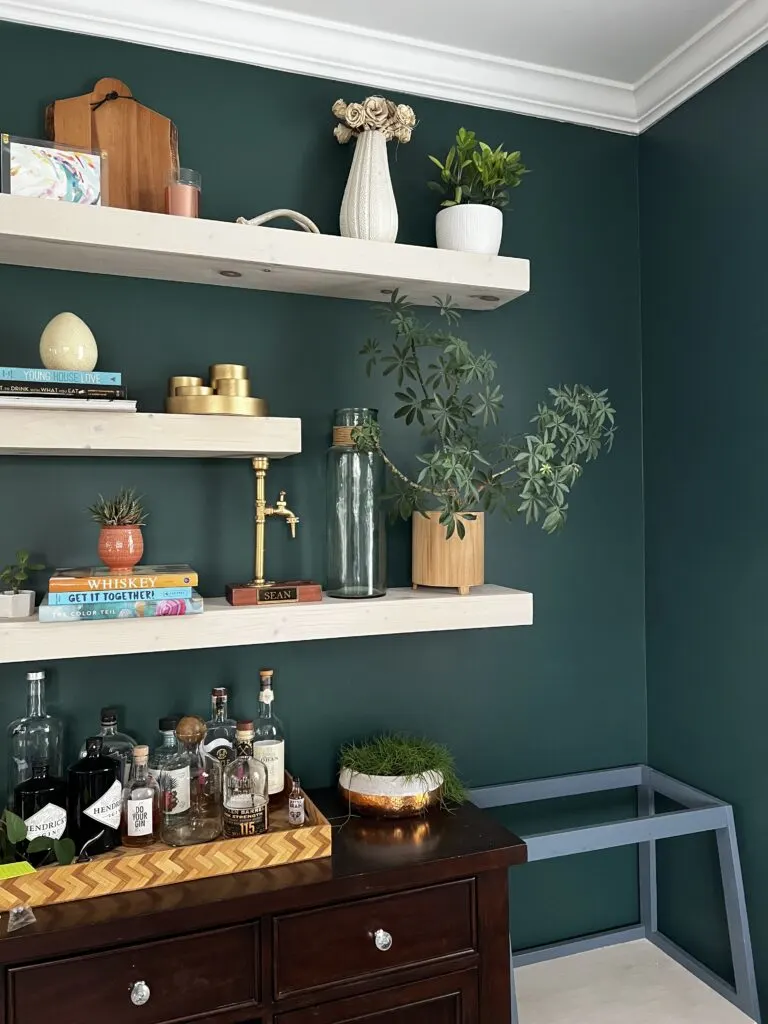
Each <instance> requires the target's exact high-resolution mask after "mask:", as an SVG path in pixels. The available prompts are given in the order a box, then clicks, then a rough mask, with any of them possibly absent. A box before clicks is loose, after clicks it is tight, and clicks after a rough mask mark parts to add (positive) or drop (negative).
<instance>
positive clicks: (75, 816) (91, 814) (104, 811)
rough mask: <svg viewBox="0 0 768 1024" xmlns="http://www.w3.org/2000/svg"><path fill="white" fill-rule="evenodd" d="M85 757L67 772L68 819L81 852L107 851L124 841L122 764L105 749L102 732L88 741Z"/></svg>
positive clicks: (76, 845)
mask: <svg viewBox="0 0 768 1024" xmlns="http://www.w3.org/2000/svg"><path fill="white" fill-rule="evenodd" d="M85 748H86V754H85V757H84V758H82V759H81V760H80V761H78V762H77V763H76V764H73V765H72V767H71V768H70V769H69V772H68V774H67V820H68V823H69V834H70V836H71V838H72V839H73V840H74V843H75V849H76V850H77V853H78V855H79V854H80V853H82V852H83V849H84V848H85V853H86V854H87V855H88V856H91V857H92V856H94V855H95V854H97V853H106V852H107V850H112V849H113V848H114V847H115V846H119V844H120V811H121V809H122V802H123V800H122V798H123V784H122V780H121V778H120V769H121V764H120V762H119V761H118V760H117V758H115V757H113V756H111V755H110V754H104V753H103V751H102V738H101V736H90V737H89V738H88V739H87V740H86V741H85Z"/></svg>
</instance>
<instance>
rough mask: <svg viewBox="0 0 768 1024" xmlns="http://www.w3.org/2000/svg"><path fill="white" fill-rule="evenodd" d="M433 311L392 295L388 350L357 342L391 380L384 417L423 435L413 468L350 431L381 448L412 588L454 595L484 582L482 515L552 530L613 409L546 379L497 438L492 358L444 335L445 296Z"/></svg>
mask: <svg viewBox="0 0 768 1024" xmlns="http://www.w3.org/2000/svg"><path fill="white" fill-rule="evenodd" d="M439 310H440V317H441V320H442V322H443V325H444V326H442V327H436V326H433V325H431V324H429V323H425V322H424V321H422V320H420V319H419V318H418V317H417V316H415V315H414V312H413V308H412V307H411V306H410V305H409V304H408V302H407V301H406V300H405V299H402V298H400V297H399V295H398V294H397V293H395V294H394V295H393V297H392V300H391V302H390V304H389V305H388V306H386V307H384V308H383V310H382V318H383V319H386V321H387V322H388V323H389V324H390V325H391V327H392V328H393V331H394V339H393V343H392V348H391V351H390V352H388V353H387V352H384V351H383V350H382V348H381V346H380V345H379V343H378V342H377V341H376V340H375V339H369V340H368V341H367V342H366V344H365V345H364V346H363V348H362V350H361V355H363V356H365V358H366V369H367V371H368V373H369V374H370V373H371V372H372V371H373V370H374V369H376V368H379V369H381V371H382V372H383V374H384V375H385V376H387V375H391V379H393V380H394V381H395V382H396V389H395V398H396V399H397V402H398V408H397V410H396V412H395V417H396V418H397V419H402V420H403V421H404V422H405V423H406V424H407V425H410V424H413V425H414V426H415V427H416V428H417V429H419V430H420V432H421V434H422V435H423V438H424V439H425V441H426V450H425V449H424V447H423V446H422V447H421V450H420V451H419V452H418V453H417V454H416V461H417V463H418V465H419V469H418V470H417V471H416V472H415V473H412V474H410V475H409V473H407V472H404V471H403V469H402V468H400V467H399V466H397V465H396V464H395V462H394V461H393V460H392V459H391V458H390V457H389V455H388V453H387V452H386V450H385V449H384V447H383V445H382V431H381V426H380V424H379V423H378V422H375V421H372V422H369V423H366V424H364V425H363V426H360V427H355V428H354V429H353V431H352V440H353V441H354V443H355V444H356V445H357V447H358V449H359V450H360V451H378V452H379V453H380V454H381V456H382V458H383V460H384V463H385V465H386V466H387V467H388V468H389V470H390V475H391V481H392V488H391V490H390V498H391V500H392V508H393V511H394V512H395V514H398V515H400V516H401V517H402V518H403V519H411V520H412V524H413V562H412V567H411V580H412V582H413V584H414V586H425V587H451V588H454V587H455V588H456V589H458V591H459V593H460V594H462V595H463V594H468V593H469V588H470V587H473V586H479V585H480V584H481V583H483V582H484V578H485V577H484V546H485V541H484V519H485V513H486V512H489V513H490V512H495V511H501V512H503V513H504V514H506V515H507V516H508V517H510V518H511V517H512V516H514V515H515V513H519V514H522V515H524V516H525V521H526V523H539V524H540V525H541V526H542V528H543V529H544V530H545V531H546V532H547V533H555V532H557V531H558V530H559V529H561V528H562V527H563V526H564V525H565V521H566V519H567V516H568V508H569V503H570V497H571V490H572V488H573V487H574V485H575V484H576V482H577V481H578V480H579V478H580V477H581V475H582V473H583V471H584V466H585V464H586V463H588V462H591V461H592V460H593V459H596V458H597V457H598V455H599V454H600V453H601V452H602V451H610V450H611V447H612V445H613V437H614V429H615V428H614V419H615V410H614V408H613V406H612V405H611V402H610V400H609V398H608V395H607V392H606V391H594V390H593V389H592V388H590V387H587V386H585V385H582V384H573V385H561V386H558V387H551V388H549V389H548V396H547V398H546V399H545V400H544V401H541V402H539V403H538V405H537V411H536V415H535V416H533V417H532V418H531V419H530V421H529V423H528V424H526V425H525V426H524V428H523V431H522V433H521V434H518V435H517V436H512V437H505V436H504V435H503V434H501V433H500V431H499V420H500V417H501V412H502V409H503V405H504V395H503V393H502V390H501V387H500V385H499V384H497V383H496V382H495V380H494V378H495V373H496V363H495V362H494V360H493V358H492V357H491V355H490V353H488V352H473V351H472V349H471V348H470V346H469V344H468V343H467V342H466V341H465V340H464V339H463V338H460V337H458V336H457V335H456V334H455V333H454V330H455V327H456V325H457V323H458V322H459V320H460V318H461V314H460V313H459V311H458V310H457V309H455V308H454V307H453V306H452V305H451V304H450V300H445V301H444V302H440V303H439ZM524 422H525V421H524ZM526 428H527V429H526Z"/></svg>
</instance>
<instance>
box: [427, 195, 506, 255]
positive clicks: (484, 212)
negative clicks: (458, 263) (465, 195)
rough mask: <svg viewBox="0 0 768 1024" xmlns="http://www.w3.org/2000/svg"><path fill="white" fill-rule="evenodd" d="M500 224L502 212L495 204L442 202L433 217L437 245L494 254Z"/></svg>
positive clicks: (498, 237) (497, 249)
mask: <svg viewBox="0 0 768 1024" xmlns="http://www.w3.org/2000/svg"><path fill="white" fill-rule="evenodd" d="M503 227H504V215H503V214H502V212H501V210H497V209H496V207H495V206H482V205H481V204H479V203H462V204H461V206H446V207H445V209H444V210H441V211H440V212H439V213H438V215H437V219H436V221H435V235H436V238H437V247H438V249H458V251H459V252H479V253H484V254H485V255H488V256H498V254H499V249H500V248H501V232H502V229H503Z"/></svg>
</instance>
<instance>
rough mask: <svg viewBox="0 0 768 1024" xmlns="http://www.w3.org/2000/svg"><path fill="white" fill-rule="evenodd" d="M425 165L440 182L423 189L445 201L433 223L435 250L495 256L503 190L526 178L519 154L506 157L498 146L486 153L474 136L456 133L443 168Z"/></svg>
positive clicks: (504, 200) (435, 161)
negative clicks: (453, 250)
mask: <svg viewBox="0 0 768 1024" xmlns="http://www.w3.org/2000/svg"><path fill="white" fill-rule="evenodd" d="M429 159H430V160H431V161H432V163H433V164H434V165H435V166H436V167H437V168H438V170H439V171H440V178H439V180H438V181H430V182H427V184H428V186H429V187H430V188H431V189H433V190H434V191H435V192H439V193H440V194H441V195H443V196H444V197H445V198H444V199H443V201H442V203H441V204H440V205H441V207H442V209H441V210H440V212H439V213H438V215H437V219H436V221H435V235H436V239H437V247H438V249H458V250H459V251H460V252H478V253H484V254H486V255H490V256H497V255H498V253H499V249H500V248H501V235H502V231H503V228H504V216H503V213H502V210H503V209H504V208H505V207H506V206H508V204H509V189H511V188H517V187H518V185H519V184H520V183H521V181H522V180H523V175H524V174H527V173H528V169H527V168H526V167H525V165H524V164H523V162H522V160H521V158H520V152H519V151H515V152H513V153H508V152H506V150H504V148H503V146H497V147H496V149H491V147H490V146H489V145H488V144H487V143H485V142H480V141H479V140H478V139H477V137H476V136H475V133H474V132H470V131H467V130H466V128H459V131H458V133H457V135H456V141H455V143H454V144H453V145H452V146H451V148H450V149H449V150H448V155H447V156H446V158H445V162H441V161H440V160H438V159H437V157H435V156H430V158H429Z"/></svg>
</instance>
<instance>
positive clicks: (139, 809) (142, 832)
mask: <svg viewBox="0 0 768 1024" xmlns="http://www.w3.org/2000/svg"><path fill="white" fill-rule="evenodd" d="M126 804H127V806H126V811H125V817H126V824H127V829H126V831H127V833H128V835H129V836H151V835H152V797H151V796H146V797H143V798H142V799H140V800H128V801H126Z"/></svg>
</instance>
